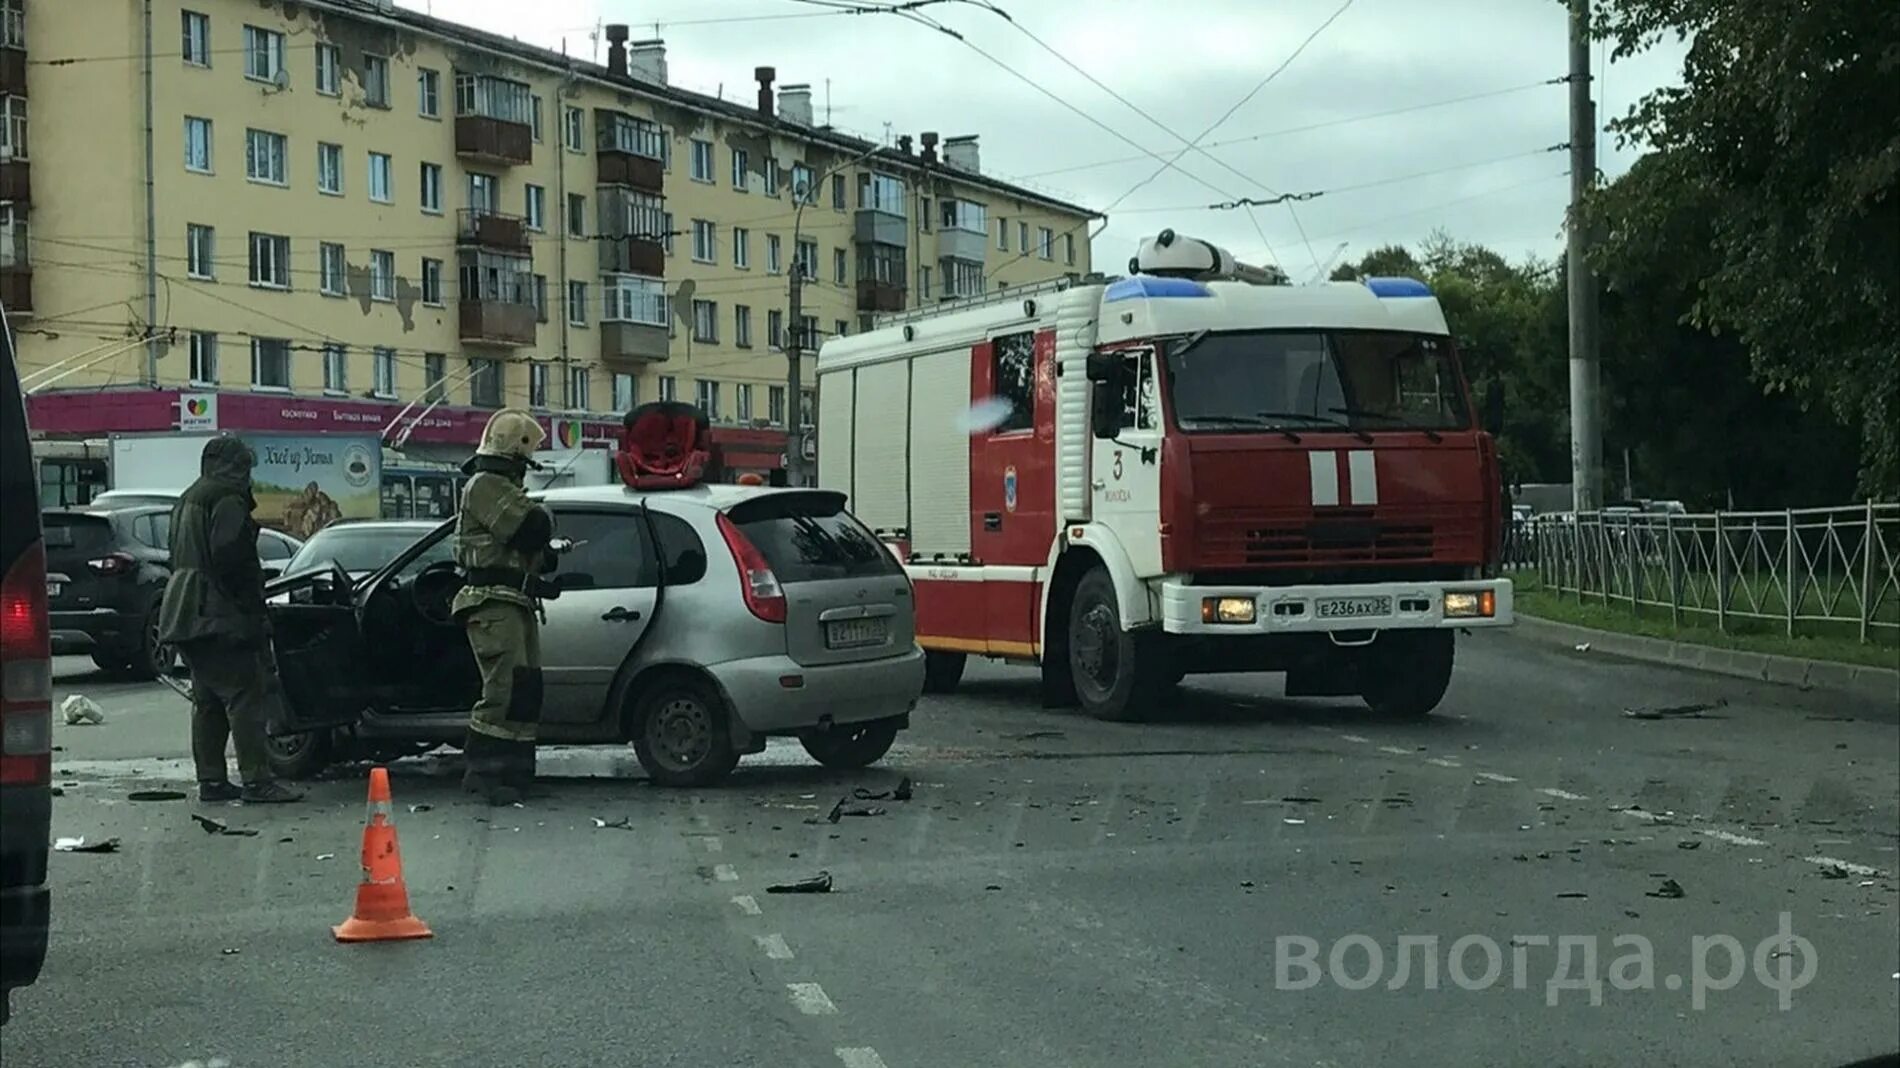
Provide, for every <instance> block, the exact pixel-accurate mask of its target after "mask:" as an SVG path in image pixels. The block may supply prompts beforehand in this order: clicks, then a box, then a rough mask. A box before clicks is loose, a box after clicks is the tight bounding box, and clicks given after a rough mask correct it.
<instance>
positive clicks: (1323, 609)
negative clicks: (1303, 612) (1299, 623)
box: [1319, 597, 1392, 619]
mask: <svg viewBox="0 0 1900 1068" xmlns="http://www.w3.org/2000/svg"><path fill="white" fill-rule="evenodd" d="M1391 614H1392V598H1390V597H1329V598H1327V599H1325V600H1323V601H1321V602H1319V618H1321V619H1357V618H1359V617H1361V616H1389V615H1391Z"/></svg>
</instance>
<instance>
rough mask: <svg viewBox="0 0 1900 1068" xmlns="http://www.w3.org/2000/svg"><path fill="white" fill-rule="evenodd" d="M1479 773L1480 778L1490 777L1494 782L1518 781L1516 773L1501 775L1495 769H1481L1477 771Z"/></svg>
mask: <svg viewBox="0 0 1900 1068" xmlns="http://www.w3.org/2000/svg"><path fill="white" fill-rule="evenodd" d="M1477 775H1478V778H1480V779H1490V780H1491V781H1492V782H1516V781H1517V777H1516V776H1515V775H1500V774H1498V773H1497V772H1495V771H1480V772H1478V773H1477Z"/></svg>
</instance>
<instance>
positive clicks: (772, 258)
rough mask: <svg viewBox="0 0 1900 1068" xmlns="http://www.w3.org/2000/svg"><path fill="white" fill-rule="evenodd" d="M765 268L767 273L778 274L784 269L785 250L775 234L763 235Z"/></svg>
mask: <svg viewBox="0 0 1900 1068" xmlns="http://www.w3.org/2000/svg"><path fill="white" fill-rule="evenodd" d="M765 269H766V272H767V273H769V274H778V273H779V272H780V271H783V270H784V269H785V251H784V247H783V246H782V245H781V244H780V242H779V238H778V235H777V234H766V235H765Z"/></svg>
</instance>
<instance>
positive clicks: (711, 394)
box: [693, 378, 719, 419]
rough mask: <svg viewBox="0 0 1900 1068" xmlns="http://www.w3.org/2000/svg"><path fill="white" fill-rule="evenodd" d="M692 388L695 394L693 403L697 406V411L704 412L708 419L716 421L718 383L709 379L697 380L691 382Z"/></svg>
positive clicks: (717, 415) (717, 414) (717, 413)
mask: <svg viewBox="0 0 1900 1068" xmlns="http://www.w3.org/2000/svg"><path fill="white" fill-rule="evenodd" d="M693 387H694V393H695V394H696V395H695V397H694V401H695V403H697V404H698V405H699V410H700V411H702V412H705V413H706V418H708V419H718V418H719V383H717V382H715V381H713V380H712V379H710V378H698V379H694V380H693Z"/></svg>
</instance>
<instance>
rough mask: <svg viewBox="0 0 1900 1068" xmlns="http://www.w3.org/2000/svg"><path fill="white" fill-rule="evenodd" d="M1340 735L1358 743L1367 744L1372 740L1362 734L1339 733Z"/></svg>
mask: <svg viewBox="0 0 1900 1068" xmlns="http://www.w3.org/2000/svg"><path fill="white" fill-rule="evenodd" d="M1340 737H1341V738H1344V739H1345V740H1346V741H1349V742H1358V743H1359V744H1360V745H1368V744H1371V742H1372V739H1370V738H1368V737H1366V736H1365V735H1363V734H1341V735H1340Z"/></svg>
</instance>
